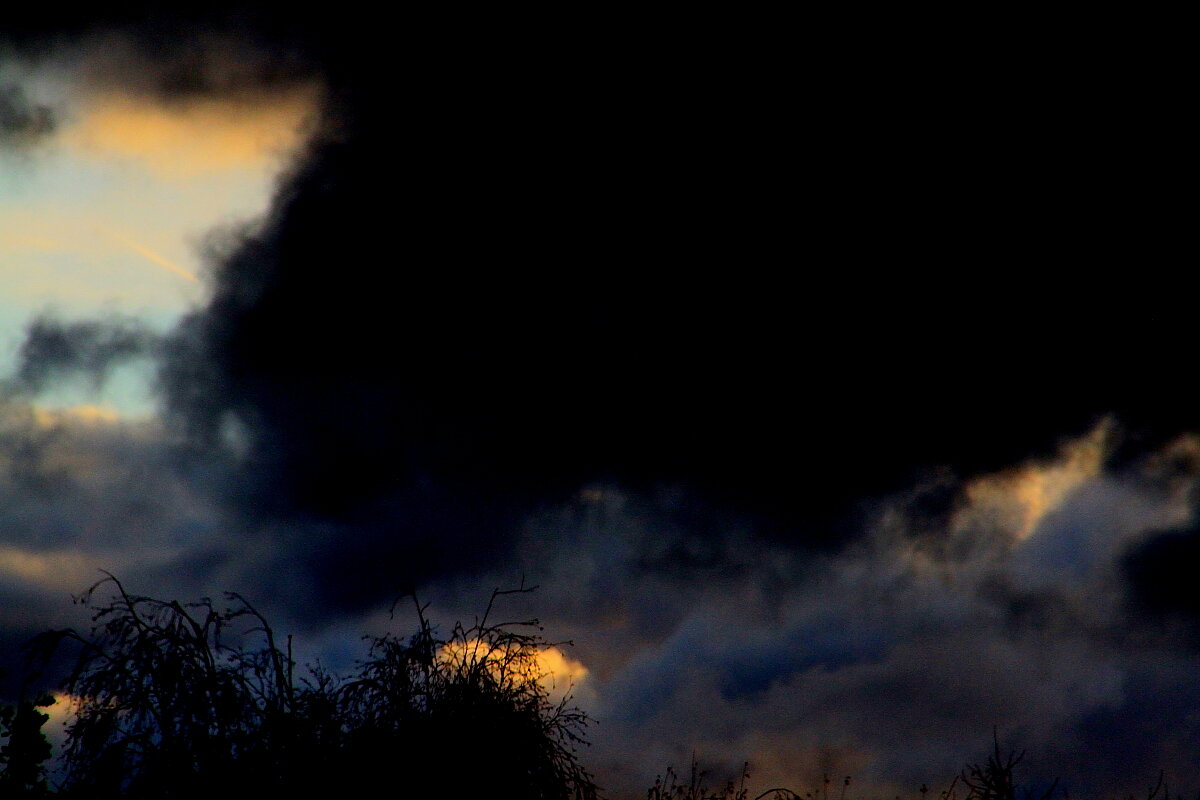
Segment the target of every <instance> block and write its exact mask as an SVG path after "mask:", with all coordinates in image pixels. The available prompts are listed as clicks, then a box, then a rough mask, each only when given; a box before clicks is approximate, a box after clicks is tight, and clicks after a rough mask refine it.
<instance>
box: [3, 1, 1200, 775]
mask: <svg viewBox="0 0 1200 800" xmlns="http://www.w3.org/2000/svg"><path fill="white" fill-rule="evenodd" d="M378 13H379V12H377V11H370V10H368V9H366V8H365V7H363V8H357V7H355V6H345V7H342V8H340V9H339V10H338V11H337V12H336V13H335V12H330V11H329V10H327V9H326V10H321V11H316V10H313V11H297V10H295V9H291V8H289V9H286V10H284V9H278V8H269V7H266V6H249V5H244V4H238V3H218V4H204V5H203V6H197V7H195V8H191V7H189V6H186V5H176V6H173V7H172V9H171V10H170V11H169V12H168V11H150V12H148V11H146V9H145V8H143V7H142V4H136V3H116V4H108V5H107V10H104V11H99V12H97V11H93V12H92V13H91V14H90V15H88V16H82V15H81V16H72V15H70V14H66V15H63V14H59V13H51V10H49V9H48V10H47V11H45V12H42V11H40V10H36V9H24V10H20V11H18V12H17V14H16V16H15V19H13V20H11V21H6V23H5V31H4V34H3V35H0V66H3V65H4V64H5V63H6V62H8V63H10V64H15V63H20V64H26V65H28V64H33V65H38V64H43V65H46V64H59V63H62V62H63V60H64V58H67V57H73V58H77V59H82V60H84V61H87V60H88V59H92V60H94V61H96V62H97V63H102V64H104V65H105V67H104V69H103V70H99V71H95V70H94V71H93V72H92V73H90V75H91V78H90V79H91V80H92V81H93V85H92V87H91V90H92V91H100V90H126V91H136V92H138V93H141V94H142V95H144V96H147V97H149V98H151V99H152V101H153V102H155V103H159V104H161V105H163V106H164V107H174V106H186V105H188V104H191V103H197V102H200V101H209V100H213V99H216V100H219V101H225V100H229V101H230V102H232V101H234V100H239V99H242V100H244V98H245V97H247V96H250V97H254V96H259V94H261V93H271V92H278V91H285V90H286V89H287V87H289V86H294V85H297V84H300V83H306V82H313V81H315V82H317V83H318V84H319V85H320V86H321V95H320V97H321V100H320V104H319V109H318V114H317V117H316V121H315V123H314V125H313V128H312V130H311V133H310V139H309V141H308V144H307V145H306V146H305V147H304V149H303V150H302V152H301V153H300V154H299V155H298V156H297V157H296V158H295V160H294V162H293V163H292V165H291V166H290V167H289V168H288V169H287V170H286V171H285V172H284V174H283V175H282V177H281V178H280V179H279V183H278V188H277V191H276V194H275V196H274V199H273V200H272V203H271V206H270V210H269V211H268V213H267V214H266V216H265V217H264V218H263V219H261V220H258V221H257V222H255V223H253V224H247V225H245V226H242V227H232V228H230V229H228V230H225V231H223V232H221V233H219V234H214V237H213V239H212V241H210V243H209V251H208V253H209V254H208V268H209V271H208V274H207V275H206V276H205V281H206V282H207V286H208V289H209V293H208V295H207V296H206V297H207V299H206V300H205V302H204V303H203V304H202V305H200V306H199V307H197V308H195V309H194V310H192V311H191V312H190V313H188V314H186V315H185V316H184V317H183V318H182V319H180V320H178V322H177V323H176V324H174V326H173V327H172V328H171V329H169V330H167V331H165V332H154V331H152V330H151V328H149V327H147V326H144V325H142V324H140V323H139V322H138V321H137V320H131V319H127V318H122V319H114V318H97V319H63V318H61V317H54V316H45V315H43V316H38V317H36V318H34V319H33V320H32V321H31V322H30V324H29V326H28V328H27V330H26V332H25V336H24V339H23V341H22V342H21V344H20V346H19V352H18V353H17V363H18V368H17V370H16V372H15V373H14V374H13V375H12V376H10V377H9V378H8V379H7V381H6V382H5V383H4V385H3V393H2V394H0V456H3V458H0V468H2V469H0V543H2V544H3V546H4V548H6V549H5V550H0V555H6V557H7V558H9V561H10V562H11V563H13V564H15V563H17V561H16V560H15V559H17V558H18V557H19V556H20V557H29V558H32V557H33V555H31V554H40V555H39V557H45V558H50V557H51V555H47V554H58V555H55V556H54V557H60V558H61V557H66V556H63V555H62V554H64V553H68V554H70V557H71V558H75V559H77V560H79V559H81V560H82V561H83V562H87V563H88V564H89V565H91V561H92V560H94V561H95V562H96V563H95V564H94V567H97V568H103V567H107V566H108V565H107V564H106V563H104V562H103V554H104V553H110V552H113V551H114V550H118V551H124V552H126V553H128V552H137V553H145V554H147V555H146V558H144V559H143V560H141V561H137V560H136V559H135V560H133V561H132V562H130V563H131V564H132V566H130V567H129V571H130V572H131V573H132V574H130V575H129V576H128V580H130V581H132V582H134V583H136V584H137V585H138V588H139V590H141V591H144V592H146V593H149V594H162V593H164V592H192V591H195V592H209V593H211V592H214V591H219V590H221V589H235V590H238V591H241V592H244V593H246V594H248V595H250V596H253V597H263V598H264V599H265V602H264V605H267V606H268V607H271V608H273V609H275V610H276V612H277V613H278V614H280V615H282V616H283V617H284V618H285V619H287V620H288V622H289V623H290V624H293V625H296V626H297V627H298V628H299V629H302V630H303V631H304V632H305V634H307V635H309V636H311V637H312V640H313V641H314V642H316V643H317V644H314V645H313V647H314V648H316V649H319V648H320V647H329V648H336V647H338V646H340V645H337V644H336V643H337V642H338V641H340V640H341V639H340V638H339V637H342V638H344V637H345V636H346V631H347V630H348V629H350V628H352V627H353V626H354V625H357V624H358V623H359V622H360V621H362V620H369V619H370V616H369V615H370V614H371V613H372V612H373V611H377V610H378V609H380V608H382V607H386V605H387V603H388V602H389V601H390V600H391V598H392V597H393V596H394V595H395V593H396V591H397V588H398V587H400V586H404V585H407V584H409V583H415V584H416V585H417V586H418V587H422V591H423V592H424V593H426V594H427V595H428V596H429V597H430V598H431V599H432V600H433V601H434V602H435V604H436V606H437V608H438V609H440V610H442V611H444V612H446V613H455V612H457V613H464V614H470V613H471V612H472V611H473V610H475V609H474V608H473V604H476V602H477V601H478V599H479V598H480V597H481V596H482V597H485V596H486V593H487V591H488V590H490V588H491V586H492V585H497V584H511V583H513V582H515V581H517V580H520V578H521V576H522V575H525V576H526V577H528V578H530V579H533V580H534V582H537V583H540V584H541V585H542V589H541V590H540V593H539V594H538V595H536V596H535V598H534V599H533V600H532V603H533V606H534V610H535V611H536V613H538V615H539V616H541V617H542V618H543V619H545V620H547V622H548V624H549V625H550V626H551V627H552V629H553V630H555V631H556V632H557V633H561V634H562V635H563V637H564V638H567V637H569V638H573V639H574V640H575V641H576V643H577V648H576V651H575V652H574V655H575V656H576V657H577V658H578V659H579V660H580V661H581V662H582V663H583V664H585V665H587V666H588V668H589V669H590V670H591V674H590V675H589V677H588V679H587V681H588V683H587V684H586V685H585V686H581V690H580V696H581V698H584V699H586V700H588V701H589V702H591V703H593V704H594V705H593V707H594V709H595V715H596V716H597V717H598V718H599V719H600V725H599V727H598V729H597V734H596V736H597V743H596V746H595V748H594V750H593V752H594V754H595V759H596V762H595V768H596V770H597V771H598V773H599V774H600V776H601V779H602V782H605V781H606V782H607V783H608V785H610V786H611V787H613V788H614V791H617V792H619V791H628V790H636V789H637V787H638V786H644V785H647V784H648V783H649V782H650V781H652V779H653V773H654V771H655V770H659V769H661V768H662V767H663V766H665V764H666V760H674V761H676V762H677V763H680V762H682V760H683V759H686V758H687V754H688V753H690V752H691V751H692V750H693V749H696V751H697V752H698V753H699V754H701V756H702V757H703V758H706V759H710V760H711V761H712V762H713V763H714V764H716V765H718V766H719V767H722V768H724V767H728V766H729V765H736V764H738V763H740V761H741V760H742V759H743V758H749V759H750V760H751V761H752V762H755V763H759V764H762V766H763V771H764V774H765V775H766V776H773V777H778V778H779V779H780V780H782V781H787V782H792V783H794V784H800V783H801V782H805V781H810V780H811V779H812V775H814V774H819V773H820V772H821V771H822V770H826V769H828V770H832V771H835V772H839V773H840V772H843V771H849V772H853V773H854V774H856V775H859V776H861V777H862V779H863V781H864V785H871V782H872V781H873V782H874V785H876V786H879V787H886V786H887V783H886V782H887V781H888V780H895V781H898V782H899V784H897V785H903V786H908V784H909V783H912V784H913V785H914V786H915V785H916V784H917V783H919V782H920V781H929V782H933V781H935V780H941V776H943V775H946V776H948V775H950V774H952V773H953V771H954V770H955V769H956V768H957V767H958V766H961V762H962V761H963V760H965V759H968V758H978V757H979V756H980V754H981V753H982V752H984V751H985V750H986V747H987V746H988V744H989V742H990V735H991V730H992V726H999V727H1000V729H1001V730H1002V731H1004V732H1005V735H1006V736H1009V737H1012V738H1013V739H1014V740H1016V739H1020V740H1021V744H1022V746H1024V747H1028V748H1029V749H1030V756H1029V769H1030V770H1031V773H1030V774H1031V776H1033V777H1034V778H1045V777H1048V776H1050V775H1051V774H1052V773H1057V774H1062V775H1064V776H1066V777H1067V778H1069V779H1071V780H1073V781H1074V782H1075V783H1074V784H1072V785H1076V786H1081V787H1087V788H1090V789H1091V790H1093V791H1107V792H1119V791H1127V789H1126V788H1125V787H1126V786H1129V787H1132V788H1130V789H1128V790H1129V791H1133V790H1137V791H1140V790H1141V785H1142V783H1143V782H1144V781H1145V780H1147V779H1150V778H1152V777H1153V776H1154V775H1155V774H1157V770H1158V769H1159V768H1164V769H1168V770H1173V771H1174V772H1173V774H1175V775H1177V777H1176V778H1174V780H1175V782H1176V783H1177V784H1179V785H1182V783H1186V782H1187V781H1192V782H1200V773H1197V772H1196V767H1195V764H1196V759H1195V754H1196V753H1197V747H1198V746H1200V742H1197V741H1196V738H1197V736H1200V729H1197V722H1196V712H1197V710H1198V709H1200V706H1198V701H1200V685H1198V684H1197V683H1196V681H1195V678H1194V675H1195V674H1196V670H1195V666H1196V661H1197V655H1198V654H1197V651H1196V646H1197V640H1196V629H1195V625H1196V622H1197V613H1198V611H1200V602H1197V601H1196V599H1195V595H1194V589H1193V588H1192V585H1191V580H1192V572H1193V570H1194V568H1195V565H1196V564H1197V561H1198V559H1200V545H1198V544H1197V543H1198V542H1200V534H1198V533H1197V532H1196V531H1195V530H1194V528H1193V517H1192V510H1191V507H1192V499H1193V494H1194V489H1195V485H1196V478H1197V470H1198V469H1200V461H1198V459H1200V444H1198V443H1197V440H1196V439H1195V438H1194V433H1193V432H1194V431H1195V430H1196V429H1197V425H1198V424H1200V419H1197V415H1198V412H1197V408H1198V406H1197V405H1196V403H1195V402H1194V390H1193V389H1192V385H1193V382H1192V381H1191V380H1190V372H1191V361H1192V357H1191V351H1192V333H1191V320H1192V309H1191V305H1192V301H1191V295H1190V294H1189V292H1188V286H1187V281H1186V280H1185V279H1184V278H1181V277H1180V275H1181V272H1182V264H1183V262H1182V260H1181V259H1180V256H1179V246H1180V238H1181V236H1180V231H1181V230H1182V224H1183V205H1182V204H1181V203H1180V202H1179V200H1178V193H1177V191H1176V190H1175V186H1174V182H1173V180H1172V179H1170V178H1168V177H1167V175H1169V173H1170V171H1171V170H1172V169H1173V168H1174V166H1175V159H1176V157H1177V152H1176V150H1175V148H1176V147H1177V146H1178V144H1179V142H1180V137H1181V136H1182V134H1181V133H1180V132H1179V131H1180V128H1179V119H1180V116H1179V115H1180V111H1179V109H1178V104H1176V103H1173V102H1171V100H1170V96H1169V91H1168V89H1167V88H1165V87H1164V85H1163V84H1162V83H1161V82H1155V81H1151V80H1148V76H1152V75H1153V74H1156V71H1157V70H1160V69H1166V68H1169V63H1168V62H1169V53H1163V54H1159V55H1158V60H1156V61H1154V62H1151V63H1149V64H1147V63H1145V62H1142V63H1141V64H1140V67H1139V70H1133V69H1131V68H1130V64H1129V59H1130V58H1132V56H1130V57H1125V56H1123V55H1122V53H1120V52H1117V53H1113V52H1111V51H1107V50H1106V49H1105V48H1094V49H1092V48H1089V47H1087V46H1086V42H1085V41H1081V40H1086V38H1087V37H1082V36H1080V35H1079V31H1078V29H1077V28H1076V27H1071V26H1061V27H1059V26H1054V25H1050V23H1049V22H1048V21H1043V22H1044V23H1045V24H1043V25H1041V26H1039V27H1038V28H1037V33H1036V34H1031V33H1029V31H1027V30H1020V26H1013V27H1012V30H1013V31H1014V32H1015V31H1019V32H1020V35H1019V36H1017V35H1016V33H1014V34H1013V36H1008V35H1002V32H1003V31H1008V30H1009V27H1008V26H1004V25H1001V26H999V27H996V28H995V29H992V28H989V29H988V30H989V31H990V32H989V35H987V36H986V37H985V36H984V35H983V34H982V33H981V29H980V28H979V27H978V26H975V25H972V24H969V23H968V21H963V24H962V27H961V28H958V29H955V30H954V35H940V34H937V35H935V29H933V28H927V27H925V26H924V25H923V24H922V21H921V20H905V21H904V22H906V23H907V24H906V25H903V26H902V25H900V24H899V23H900V21H899V20H883V19H872V20H861V19H852V20H851V19H837V20H835V19H831V18H824V17H823V18H819V19H817V18H814V19H810V20H787V21H784V20H772V19H751V18H748V17H740V18H737V19H728V18H699V17H698V16H693V17H676V16H671V15H666V14H663V15H646V16H640V17H617V16H607V17H604V16H602V15H599V14H597V15H596V16H594V17H593V16H585V15H582V14H579V15H570V16H563V17H561V18H547V17H545V16H536V17H534V16H531V17H529V18H525V19H514V18H508V17H505V18H494V17H493V18H487V19H485V18H477V17H472V16H469V15H454V16H448V17H447V18H439V19H433V18H432V17H431V16H428V15H419V16H416V15H414V16H413V17H412V18H404V17H400V18H396V19H391V18H388V19H382V18H379V17H378ZM97 14H99V15H100V16H97ZM941 22H943V23H944V22H945V21H944V20H943V21H941ZM1051 28H1053V30H1051ZM936 30H938V31H942V30H945V29H940V28H939V29H936ZM1014 37H1015V38H1014ZM114 42H119V43H120V49H121V52H123V53H128V54H130V55H129V56H128V57H127V58H125V59H124V60H117V59H111V58H110V59H108V60H107V61H106V60H104V59H103V58H102V57H101V56H103V54H104V53H105V52H106V48H112V47H114V44H113V43H114ZM64 54H66V56H64ZM89 63H90V62H89ZM46 68H47V69H48V68H49V67H46ZM0 74H2V73H0ZM22 74H24V73H22ZM32 91H33V90H32V89H31V88H30V87H27V86H24V85H22V84H21V83H20V82H19V81H14V82H12V83H11V85H9V84H3V83H0V147H7V148H9V149H11V150H14V151H15V150H18V149H30V148H36V147H39V146H44V143H45V142H50V143H52V142H53V141H54V139H55V136H56V131H57V127H56V118H55V110H54V108H53V107H51V106H45V105H41V104H39V102H38V101H37V99H36V98H35V97H32V96H31V92H32ZM256 93H258V94H256ZM3 257H4V255H3V252H0V258H3ZM0 269H5V270H8V269H21V267H20V265H19V264H14V265H9V264H7V263H3V264H0ZM138 359H141V360H148V361H149V363H151V364H153V365H154V368H155V370H156V374H157V376H158V379H157V391H158V397H159V399H160V403H161V406H160V412H159V415H158V420H157V423H156V426H155V427H154V428H153V430H152V431H151V430H149V429H145V430H143V429H140V428H139V429H137V430H135V429H134V428H133V427H131V426H128V425H125V426H122V425H114V426H100V427H95V426H92V427H85V426H72V425H71V424H67V423H66V422H61V423H60V424H59V425H58V427H57V428H53V429H51V430H47V428H46V426H45V425H44V424H42V423H39V422H38V420H39V417H38V406H37V396H38V392H40V391H42V390H44V389H45V388H46V386H48V385H53V384H54V383H55V382H57V381H63V380H67V379H71V378H72V377H73V376H78V375H82V376H84V377H86V378H89V379H91V380H94V381H96V382H97V383H98V384H99V383H100V382H102V381H103V379H104V375H105V374H107V373H108V372H110V371H111V370H112V369H113V368H114V367H116V366H117V365H119V364H121V363H124V362H127V361H130V360H138ZM81 454H82V455H81ZM83 455H87V456H89V458H90V459H91V460H89V461H87V463H88V464H90V465H91V466H90V467H89V468H88V469H87V470H81V468H79V467H78V465H79V464H80V463H82V462H81V459H82V458H83ZM73 465H74V466H73ZM153 554H158V555H157V556H155V555H153ZM21 563H25V562H21ZM39 563H41V562H39ZM72 563H78V562H72ZM10 571H11V570H10ZM11 572H12V574H13V575H16V574H17V573H16V572H15V571H11ZM8 574H9V573H6V572H0V635H2V636H3V639H2V641H3V642H4V652H5V654H6V659H5V660H6V661H9V662H11V661H12V660H13V659H12V657H11V656H10V655H9V654H11V653H12V652H13V647H11V646H10V644H9V642H10V641H12V642H16V641H19V640H20V638H21V637H22V636H23V635H25V633H26V632H30V631H35V630H38V629H40V628H41V627H45V626H46V625H48V624H51V622H53V621H57V620H59V619H61V618H62V617H63V616H64V614H65V612H62V611H59V610H55V603H61V602H62V601H63V600H65V598H60V597H59V596H58V595H56V594H54V593H53V592H51V591H49V590H48V589H46V588H45V587H41V586H38V585H37V583H36V581H34V582H32V583H31V582H28V581H25V582H23V581H22V580H18V579H16V578H12V579H10V578H9V577H6V576H7V575H8ZM78 588H79V589H80V590H81V589H83V588H84V587H83V586H80V587H78ZM357 632H358V631H357V630H354V631H353V633H357ZM557 633H556V635H557ZM321 643H323V644H321ZM698 709H700V710H698ZM1118 756H1119V757H1118ZM652 759H657V760H652ZM922 770H925V771H922ZM921 776H928V777H921ZM1126 781H1128V783H1126ZM639 782H640V783H639ZM1181 782H1182V783H1181ZM909 788H911V787H909ZM881 790H882V789H881Z"/></svg>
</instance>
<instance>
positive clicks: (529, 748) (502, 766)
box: [342, 589, 596, 800]
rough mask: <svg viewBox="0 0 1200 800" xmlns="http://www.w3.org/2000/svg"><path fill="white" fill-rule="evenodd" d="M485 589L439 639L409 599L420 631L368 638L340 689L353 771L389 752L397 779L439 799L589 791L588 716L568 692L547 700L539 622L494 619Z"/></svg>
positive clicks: (542, 798) (549, 797)
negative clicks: (473, 616) (483, 606)
mask: <svg viewBox="0 0 1200 800" xmlns="http://www.w3.org/2000/svg"><path fill="white" fill-rule="evenodd" d="M527 591H531V590H529V589H516V590H511V591H500V590H499V589H497V590H496V591H494V592H493V593H492V598H491V601H490V602H489V603H488V607H487V610H486V611H485V612H484V615H483V617H482V618H481V619H478V620H476V622H475V624H474V625H472V626H470V627H464V626H463V625H462V624H456V625H455V626H454V629H453V630H452V631H451V633H450V636H449V637H448V638H446V639H441V638H439V637H438V636H437V634H436V631H435V630H434V628H433V627H432V626H431V625H430V624H429V621H428V619H427V618H426V617H425V614H424V611H425V609H424V608H423V607H422V606H421V605H420V604H419V603H418V602H417V601H416V597H415V596H414V597H413V598H412V599H413V602H414V605H415V606H416V614H417V619H418V622H419V630H418V631H417V632H416V633H415V634H414V635H413V636H411V637H410V638H408V639H407V640H403V639H399V638H397V637H394V636H391V635H386V636H382V637H378V638H374V639H372V640H371V647H370V653H369V657H368V658H367V659H366V660H365V661H363V662H362V663H361V664H360V667H359V671H358V674H357V676H356V677H355V678H354V679H353V680H352V681H349V682H348V683H347V684H346V685H345V686H344V687H343V689H342V697H343V698H344V699H345V708H346V711H347V713H348V715H349V718H350V720H351V725H350V728H351V733H350V740H351V741H350V748H349V752H350V753H353V754H355V756H356V757H357V758H359V759H362V761H361V762H360V769H364V770H365V769H369V766H368V765H369V764H371V763H374V762H377V761H378V760H384V759H386V760H390V761H393V762H395V761H396V754H403V755H402V756H401V757H400V759H399V763H400V764H401V765H402V769H404V770H406V772H407V774H406V775H405V776H404V777H403V778H402V779H401V780H400V782H401V783H403V784H405V785H408V786H412V787H420V789H421V791H423V792H426V793H427V794H421V795H414V796H430V797H432V796H435V793H438V792H445V793H446V795H447V796H451V797H473V796H475V795H476V793H478V794H479V796H492V795H493V794H494V793H495V792H496V791H498V790H500V789H501V788H503V789H504V790H506V791H510V792H512V794H511V795H505V796H512V797H521V798H528V800H590V798H595V797H596V786H595V783H594V781H593V779H592V776H591V775H590V774H589V773H588V772H587V770H586V769H585V768H584V767H583V765H582V763H581V762H580V760H579V758H578V747H579V746H580V745H582V744H584V729H585V727H586V726H587V723H588V717H587V715H586V714H585V713H584V712H583V711H581V710H580V709H579V708H577V707H575V706H573V705H571V704H570V696H569V694H567V695H565V696H564V697H563V698H562V699H561V700H559V701H558V702H557V703H555V702H552V701H551V700H550V695H549V690H548V689H547V687H546V685H545V684H544V682H543V681H542V680H541V678H542V677H543V671H542V667H541V665H540V662H539V660H538V657H539V654H540V653H541V652H542V650H543V649H544V648H545V647H547V646H548V643H547V642H545V641H544V640H543V639H542V638H541V636H540V630H541V628H540V626H539V624H538V621H537V620H536V619H534V620H526V621H520V622H504V623H495V624H493V623H492V622H491V621H490V615H491V612H492V610H493V607H494V605H495V602H496V600H497V599H498V598H499V597H501V596H503V595H506V594H512V593H522V592H527Z"/></svg>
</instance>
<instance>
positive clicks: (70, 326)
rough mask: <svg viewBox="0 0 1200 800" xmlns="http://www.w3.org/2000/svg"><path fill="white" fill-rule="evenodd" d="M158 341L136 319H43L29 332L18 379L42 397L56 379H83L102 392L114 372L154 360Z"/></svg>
mask: <svg viewBox="0 0 1200 800" xmlns="http://www.w3.org/2000/svg"><path fill="white" fill-rule="evenodd" d="M157 342H158V338H157V337H156V336H155V335H154V334H153V333H151V332H150V331H149V330H147V329H146V328H145V327H143V326H142V325H141V324H140V323H138V322H137V321H136V320H135V319H133V318H120V317H117V318H113V319H111V320H105V321H82V322H63V321H60V320H57V319H53V318H51V317H45V316H43V317H38V318H36V319H34V320H33V321H32V322H31V323H30V324H29V326H28V328H27V329H26V331H25V340H24V342H22V344H21V347H20V351H19V353H18V365H17V370H16V380H17V381H18V383H19V385H20V386H21V387H23V388H24V389H26V390H28V391H32V392H37V391H40V390H41V389H43V388H45V387H46V386H47V385H49V384H50V383H52V382H53V381H55V380H58V379H62V378H69V377H73V376H76V375H82V376H84V377H86V378H88V379H89V380H90V382H91V384H92V386H93V387H95V388H97V389H98V388H99V387H101V386H103V384H104V382H105V380H106V379H107V377H108V373H109V371H110V370H111V369H113V368H114V367H116V366H118V365H120V364H122V363H124V362H127V361H130V360H132V359H137V358H145V357H148V356H151V355H153V353H154V350H155V347H156V345H157Z"/></svg>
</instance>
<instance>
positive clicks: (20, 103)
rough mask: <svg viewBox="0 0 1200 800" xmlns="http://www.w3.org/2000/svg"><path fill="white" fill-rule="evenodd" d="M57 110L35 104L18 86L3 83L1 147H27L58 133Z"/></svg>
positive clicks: (0, 97)
mask: <svg viewBox="0 0 1200 800" xmlns="http://www.w3.org/2000/svg"><path fill="white" fill-rule="evenodd" d="M55 127H56V122H55V117H54V112H53V110H52V109H51V108H50V107H49V106H46V105H42V104H40V103H36V102H33V101H31V100H30V99H29V97H28V96H27V95H26V94H25V91H24V90H23V89H22V88H21V87H20V86H16V85H5V84H0V147H3V146H9V147H26V146H29V145H33V144H36V143H37V142H39V141H41V140H42V139H44V138H46V137H47V136H49V135H51V134H52V133H53V132H54V129H55Z"/></svg>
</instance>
